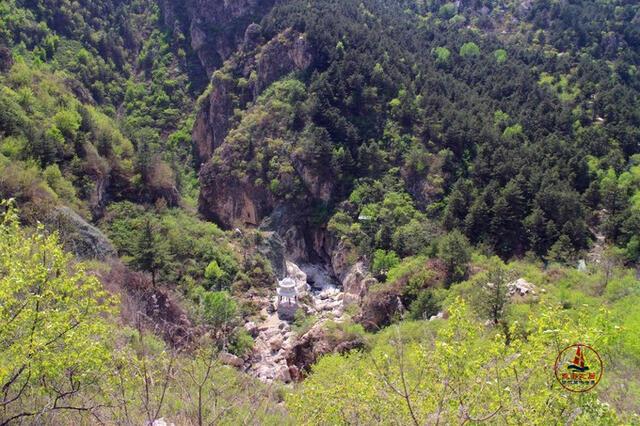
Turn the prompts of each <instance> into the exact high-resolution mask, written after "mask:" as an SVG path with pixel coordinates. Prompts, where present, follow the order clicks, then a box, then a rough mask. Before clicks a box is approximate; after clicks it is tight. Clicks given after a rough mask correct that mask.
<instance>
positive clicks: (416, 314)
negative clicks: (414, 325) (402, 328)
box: [409, 289, 440, 320]
mask: <svg viewBox="0 0 640 426" xmlns="http://www.w3.org/2000/svg"><path fill="white" fill-rule="evenodd" d="M439 311H440V304H439V303H438V300H437V299H436V297H435V295H434V294H433V291H432V290H430V289H427V290H424V291H421V292H420V293H418V297H417V298H416V299H415V300H414V301H413V302H411V305H409V318H411V319H414V320H428V319H429V318H431V317H432V316H433V315H436V314H437V313H438V312H439Z"/></svg>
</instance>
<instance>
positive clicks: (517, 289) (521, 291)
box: [507, 278, 536, 297]
mask: <svg viewBox="0 0 640 426" xmlns="http://www.w3.org/2000/svg"><path fill="white" fill-rule="evenodd" d="M507 291H508V293H509V296H511V297H516V296H520V297H525V296H534V295H535V294H536V286H535V285H533V284H531V283H530V282H528V281H527V280H525V279H524V278H518V279H517V280H515V281H513V282H510V283H509V284H508V285H507Z"/></svg>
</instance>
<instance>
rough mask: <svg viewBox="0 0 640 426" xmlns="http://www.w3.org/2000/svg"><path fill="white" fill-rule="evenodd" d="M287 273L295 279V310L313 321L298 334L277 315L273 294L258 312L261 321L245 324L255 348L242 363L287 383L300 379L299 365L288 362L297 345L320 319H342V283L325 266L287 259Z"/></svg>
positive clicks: (257, 374)
mask: <svg viewBox="0 0 640 426" xmlns="http://www.w3.org/2000/svg"><path fill="white" fill-rule="evenodd" d="M287 276H288V277H290V278H292V279H294V280H295V282H296V290H297V292H298V299H299V308H298V309H300V310H301V311H303V312H304V314H305V315H307V316H310V317H312V318H314V319H315V324H314V325H313V327H312V328H311V329H310V330H308V331H307V333H305V335H300V334H299V333H298V332H296V331H295V330H294V325H293V323H292V322H290V321H286V320H284V319H281V318H280V317H279V316H278V312H277V306H276V296H274V297H273V298H272V299H271V300H269V301H268V303H267V304H266V306H265V307H264V308H263V309H262V311H261V318H262V321H261V322H259V323H247V324H246V325H245V327H246V328H247V330H248V331H249V332H250V333H252V334H253V335H254V336H255V344H254V349H253V352H252V354H251V356H250V357H249V359H248V360H247V362H246V363H245V364H244V365H245V369H246V371H247V372H249V373H250V374H252V375H254V376H255V377H257V378H259V379H260V380H262V381H265V382H272V381H275V380H277V381H281V382H285V383H287V382H290V381H292V380H296V379H299V378H300V371H299V368H298V366H296V365H295V363H293V362H291V360H292V359H295V358H296V354H297V353H299V352H300V350H299V348H297V346H299V345H304V344H307V343H308V341H309V339H310V336H308V335H310V334H313V333H314V332H315V333H317V330H319V329H320V326H321V325H322V323H323V322H325V321H327V320H329V319H331V320H333V321H336V322H340V321H343V320H344V304H343V297H344V293H343V291H342V286H341V285H340V284H339V283H337V282H336V281H335V280H334V279H333V278H332V277H331V274H330V273H329V271H328V270H327V269H326V268H325V267H324V266H322V265H317V264H301V265H296V264H295V263H292V262H287ZM314 330H315V331H314Z"/></svg>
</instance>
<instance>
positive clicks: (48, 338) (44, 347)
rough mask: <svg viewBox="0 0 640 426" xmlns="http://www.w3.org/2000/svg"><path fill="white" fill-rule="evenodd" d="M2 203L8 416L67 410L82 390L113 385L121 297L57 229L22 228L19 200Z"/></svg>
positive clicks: (0, 287) (0, 288)
mask: <svg viewBox="0 0 640 426" xmlns="http://www.w3.org/2000/svg"><path fill="white" fill-rule="evenodd" d="M1 207H2V208H3V209H4V210H5V211H4V212H3V213H2V215H1V216H0V219H1V222H0V298H1V299H2V301H3V302H2V306H1V307H0V323H1V324H2V326H1V327H0V383H2V384H3V396H2V403H3V415H2V417H3V419H4V420H5V421H11V420H16V421H17V420H18V419H22V418H23V417H24V418H26V419H33V416H35V415H45V414H47V413H49V412H54V411H57V410H61V409H63V408H61V407H62V406H67V404H69V403H70V402H69V401H73V400H75V399H76V397H77V395H78V394H81V395H84V394H86V395H87V397H88V396H89V395H92V394H94V393H96V392H98V393H99V392H108V386H109V381H108V380H105V375H109V374H110V373H111V369H112V365H111V363H110V362H111V351H112V350H113V348H112V343H113V340H112V336H111V333H112V331H111V328H110V325H109V323H108V318H109V317H110V316H111V314H113V313H115V312H114V309H113V304H114V302H115V300H114V298H112V296H111V295H109V294H108V293H106V292H105V291H104V289H103V288H102V285H101V284H100V282H99V281H98V280H97V278H95V277H94V276H92V275H88V274H87V273H86V272H85V269H84V268H85V267H84V265H83V264H73V263H72V257H71V256H70V255H69V254H66V253H64V252H63V250H62V247H61V245H60V243H59V241H58V239H57V236H56V235H47V234H46V233H45V231H44V229H43V228H42V227H41V226H39V227H38V228H37V229H35V230H33V231H27V230H26V229H23V228H20V226H19V222H18V216H17V212H16V210H15V209H14V207H13V205H12V203H6V202H3V203H2V205H1ZM52 401H55V403H53V402H52ZM79 403H80V404H82V402H79ZM80 406H83V405H80Z"/></svg>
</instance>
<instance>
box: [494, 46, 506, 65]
mask: <svg viewBox="0 0 640 426" xmlns="http://www.w3.org/2000/svg"><path fill="white" fill-rule="evenodd" d="M493 56H494V57H495V58H496V62H497V63H499V64H501V63H503V62H506V60H507V51H506V50H504V49H498V50H496V51H494V52H493Z"/></svg>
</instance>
